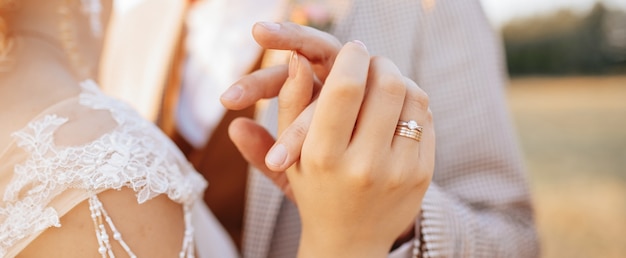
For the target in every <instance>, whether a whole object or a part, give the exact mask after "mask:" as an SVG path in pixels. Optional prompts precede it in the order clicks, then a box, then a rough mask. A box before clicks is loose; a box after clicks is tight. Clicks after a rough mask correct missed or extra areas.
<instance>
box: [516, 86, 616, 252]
mask: <svg viewBox="0 0 626 258" xmlns="http://www.w3.org/2000/svg"><path fill="white" fill-rule="evenodd" d="M508 97H509V104H510V107H511V111H512V114H513V117H514V122H515V124H516V126H517V130H518V133H519V136H520V140H521V143H522V148H523V149H524V153H525V156H526V164H527V168H528V171H529V173H530V177H531V184H532V189H533V199H534V202H535V207H536V214H537V224H538V228H539V232H540V237H541V242H542V253H543V257H548V258H552V257H568V258H570V257H571V258H576V257H603V258H604V257H606V258H611V257H620V258H623V257H626V76H612V77H566V78H558V77H557V78H520V79H513V80H512V81H511V87H509V89H508Z"/></svg>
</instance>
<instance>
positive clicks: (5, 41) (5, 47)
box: [0, 0, 13, 70]
mask: <svg viewBox="0 0 626 258" xmlns="http://www.w3.org/2000/svg"><path fill="white" fill-rule="evenodd" d="M12 1H13V0H0V70H1V68H2V63H3V62H4V61H6V59H7V55H8V54H9V51H11V47H12V46H13V41H12V39H11V34H10V31H9V25H8V23H7V21H6V19H5V18H4V14H5V12H6V11H7V9H8V8H9V6H10V3H11V2H12Z"/></svg>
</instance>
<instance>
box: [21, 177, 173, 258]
mask: <svg viewBox="0 0 626 258" xmlns="http://www.w3.org/2000/svg"><path fill="white" fill-rule="evenodd" d="M98 197H99V199H100V200H101V202H102V204H103V206H104V209H105V210H106V211H107V213H108V215H109V216H110V217H111V220H112V222H113V224H114V225H115V227H116V228H117V230H118V231H119V232H120V233H121V235H122V238H123V240H124V241H125V242H126V243H127V244H128V246H129V247H130V249H131V250H132V251H133V252H134V254H135V255H137V256H138V257H178V254H179V252H180V251H181V250H182V248H183V247H182V246H183V244H182V243H183V237H184V231H185V223H184V216H183V214H184V212H183V208H182V205H180V204H178V203H175V202H173V201H171V200H170V199H168V198H167V196H165V195H160V196H157V197H155V198H153V199H151V200H149V201H147V202H145V203H142V204H138V203H137V197H136V195H135V192H134V191H133V190H131V189H128V188H123V189H122V190H120V191H117V190H108V191H105V192H103V193H101V194H99V195H98ZM61 225H62V226H61V227H59V228H50V229H48V230H46V231H45V232H44V233H42V234H41V235H40V236H39V237H38V238H37V239H35V240H34V241H33V242H31V243H30V244H29V245H28V246H27V247H26V248H25V249H24V250H23V251H22V252H21V253H20V256H22V257H98V256H100V254H99V253H98V248H99V245H98V240H97V238H96V233H95V232H96V228H95V226H94V221H93V220H92V217H91V211H90V209H89V203H88V201H87V200H85V201H84V202H82V203H81V204H79V205H78V206H76V207H74V208H73V209H72V210H71V211H69V212H68V213H67V214H66V215H65V216H63V217H61ZM108 235H109V236H110V242H111V245H112V249H113V252H114V253H115V254H116V255H120V254H124V253H125V251H124V249H123V248H122V247H121V245H120V244H119V243H118V242H117V241H115V240H113V232H112V231H110V229H109V230H108Z"/></svg>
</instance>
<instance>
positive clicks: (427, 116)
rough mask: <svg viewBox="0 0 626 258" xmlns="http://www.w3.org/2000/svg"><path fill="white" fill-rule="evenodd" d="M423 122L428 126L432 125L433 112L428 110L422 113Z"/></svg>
mask: <svg viewBox="0 0 626 258" xmlns="http://www.w3.org/2000/svg"><path fill="white" fill-rule="evenodd" d="M424 121H425V122H426V123H428V124H432V123H433V112H432V111H431V110H430V108H428V109H427V110H426V112H425V113H424Z"/></svg>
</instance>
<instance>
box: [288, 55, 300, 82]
mask: <svg viewBox="0 0 626 258" xmlns="http://www.w3.org/2000/svg"><path fill="white" fill-rule="evenodd" d="M297 72H298V52H296V51H293V50H292V51H291V57H290V58H289V77H290V78H294V77H295V76H296V73H297Z"/></svg>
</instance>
